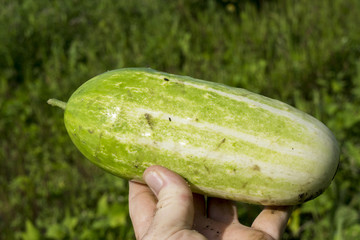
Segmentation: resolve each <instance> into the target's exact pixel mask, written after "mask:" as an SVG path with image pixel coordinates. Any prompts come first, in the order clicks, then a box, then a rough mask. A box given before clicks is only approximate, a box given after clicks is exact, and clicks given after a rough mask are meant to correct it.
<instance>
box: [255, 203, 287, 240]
mask: <svg viewBox="0 0 360 240" xmlns="http://www.w3.org/2000/svg"><path fill="white" fill-rule="evenodd" d="M291 211H292V207H285V206H284V207H275V206H274V207H265V208H264V210H263V211H262V212H261V213H260V214H259V216H257V218H256V219H255V221H254V222H253V224H252V226H251V227H253V228H255V229H257V230H260V231H263V232H265V233H267V234H269V235H270V236H272V237H273V238H274V239H280V238H281V235H282V234H283V232H284V230H285V228H286V224H287V222H288V220H289V217H290V215H291Z"/></svg>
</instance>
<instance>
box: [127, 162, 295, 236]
mask: <svg viewBox="0 0 360 240" xmlns="http://www.w3.org/2000/svg"><path fill="white" fill-rule="evenodd" d="M144 179H145V181H146V183H147V184H148V185H149V186H150V187H148V186H146V185H143V184H140V183H136V182H130V185H129V187H130V189H129V210H130V216H131V219H132V222H133V226H134V231H135V235H136V238H137V239H141V240H149V239H156V240H162V239H184V240H185V239H189V240H195V239H210V240H220V239H221V240H230V239H234V240H235V239H254V240H255V239H261V240H263V239H264V240H265V239H269V240H270V239H280V238H281V235H282V233H283V231H284V229H285V227H286V223H287V221H288V219H289V216H290V208H289V207H266V208H265V209H264V210H263V211H262V212H261V213H260V214H259V216H258V217H257V218H256V219H255V221H254V222H253V224H252V226H251V227H247V226H244V225H242V224H241V223H239V221H238V219H237V209H236V205H235V203H234V202H232V201H229V200H224V199H218V198H208V201H207V203H205V198H204V196H202V195H199V194H192V193H191V191H190V189H189V187H188V185H187V184H186V182H185V181H184V180H183V179H182V178H181V177H180V176H179V175H177V174H175V173H173V172H171V171H169V170H168V169H165V168H162V167H159V166H154V167H150V168H149V169H148V170H146V171H145V173H144Z"/></svg>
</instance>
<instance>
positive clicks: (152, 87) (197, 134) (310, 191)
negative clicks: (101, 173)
mask: <svg viewBox="0 0 360 240" xmlns="http://www.w3.org/2000/svg"><path fill="white" fill-rule="evenodd" d="M49 104H52V105H56V106H59V107H62V108H64V109H65V114H64V122H65V126H66V129H67V131H68V133H69V135H70V138H71V139H72V141H73V142H74V144H75V145H76V147H77V148H78V149H79V150H80V151H81V152H82V153H83V155H85V157H86V158H88V159H89V160H90V161H91V162H93V163H94V164H96V165H97V166H99V167H101V168H102V169H104V170H106V171H108V172H110V173H112V174H114V175H116V176H119V177H122V178H125V179H132V180H137V181H140V182H142V181H143V180H142V174H143V172H144V170H145V169H146V168H147V167H149V166H151V165H162V166H164V167H167V168H169V169H171V170H172V171H174V172H177V173H178V174H180V175H181V176H182V177H184V178H185V179H186V180H187V182H188V183H189V186H190V187H191V189H192V191H193V192H196V193H201V194H205V195H208V196H212V197H220V198H225V199H231V200H235V201H242V202H247V203H252V204H261V205H279V206H281V205H296V204H299V203H302V202H305V201H307V200H310V199H313V198H315V197H317V196H318V195H320V194H321V193H322V192H323V191H324V190H325V189H326V188H327V187H328V186H329V185H330V183H331V181H332V179H333V177H334V175H335V173H336V170H337V167H338V164H339V154H340V151H339V146H338V143H337V141H336V139H335V137H334V135H333V134H332V133H331V131H330V130H329V129H328V128H327V127H326V126H325V125H324V124H322V123H321V122H320V121H318V120H317V119H315V118H313V117H311V116H310V115H308V114H306V113H304V112H301V111H299V110H297V109H295V108H293V107H291V106H289V105H287V104H285V103H282V102H280V101H277V100H273V99H270V98H267V97H264V96H261V95H258V94H255V93H251V92H249V91H247V90H244V89H239V88H233V87H228V86H226V85H223V84H219V83H214V82H207V81H203V80H198V79H194V78H191V77H187V76H178V75H173V74H168V73H164V72H159V71H156V70H153V69H149V68H124V69H119V70H113V71H108V72H105V73H103V74H101V75H98V76H96V77H94V78H92V79H91V80H89V81H87V82H85V83H84V84H83V85H82V86H80V87H79V88H78V89H77V90H76V91H75V92H74V93H73V94H72V96H71V97H70V99H69V101H68V102H67V103H64V102H61V101H59V100H55V99H51V100H49Z"/></svg>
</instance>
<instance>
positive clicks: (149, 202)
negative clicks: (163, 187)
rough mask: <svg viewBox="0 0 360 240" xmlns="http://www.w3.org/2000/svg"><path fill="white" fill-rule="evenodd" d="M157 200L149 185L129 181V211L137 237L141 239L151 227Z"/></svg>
mask: <svg viewBox="0 0 360 240" xmlns="http://www.w3.org/2000/svg"><path fill="white" fill-rule="evenodd" d="M156 202H157V200H156V198H155V196H154V194H153V192H152V191H151V189H150V188H149V187H148V186H146V185H144V184H141V183H136V182H132V181H130V182H129V213H130V218H131V221H132V224H133V227H134V232H135V236H136V239H141V238H142V237H143V236H144V235H145V233H146V232H147V230H148V229H149V226H150V224H151V222H152V219H153V217H154V215H155V211H156Z"/></svg>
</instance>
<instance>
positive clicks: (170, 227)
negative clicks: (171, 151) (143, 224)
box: [143, 166, 200, 239]
mask: <svg viewBox="0 0 360 240" xmlns="http://www.w3.org/2000/svg"><path fill="white" fill-rule="evenodd" d="M143 177H144V180H145V182H146V183H147V185H148V186H149V187H150V189H151V190H152V191H153V193H154V194H155V196H156V197H157V199H158V202H157V210H156V212H155V216H154V218H153V222H152V223H151V225H150V227H149V229H148V231H147V233H146V235H145V237H144V239H171V238H176V239H180V238H184V239H190V237H191V239H195V238H197V237H195V235H200V234H198V233H197V232H194V231H189V230H191V228H192V226H193V221H194V205H193V196H192V193H191V190H190V188H189V186H188V185H187V183H186V182H185V180H184V179H183V178H181V177H180V176H179V175H177V174H176V173H174V172H172V171H170V170H168V169H166V168H164V167H160V166H152V167H149V168H148V169H147V170H146V171H145V172H144V176H143ZM192 235H193V236H192ZM185 236H186V238H185Z"/></svg>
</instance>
